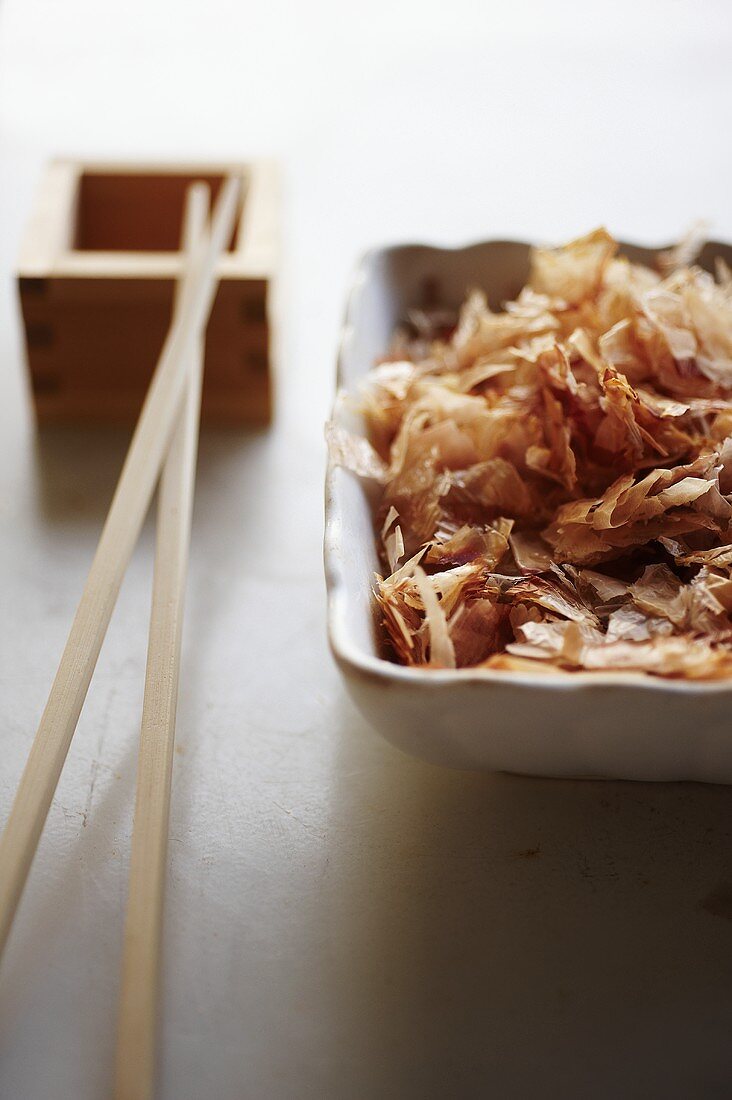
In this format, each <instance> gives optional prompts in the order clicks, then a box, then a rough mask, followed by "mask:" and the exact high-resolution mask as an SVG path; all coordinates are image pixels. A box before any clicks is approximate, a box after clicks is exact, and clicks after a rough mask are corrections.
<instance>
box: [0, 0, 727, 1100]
mask: <svg viewBox="0 0 732 1100" xmlns="http://www.w3.org/2000/svg"><path fill="white" fill-rule="evenodd" d="M504 7H505V8H509V7H510V11H508V12H507V11H504ZM731 32H732V12H731V9H730V8H729V5H728V4H726V3H724V2H722V0H719V2H717V3H714V2H703V0H700V2H697V3H687V2H661V0H652V2H650V3H646V4H642V3H629V2H627V0H622V2H616V3H614V4H612V5H602V6H600V5H590V4H585V5H580V4H579V3H570V4H563V5H562V4H559V5H557V4H543V5H541V4H538V3H536V4H527V3H518V4H513V5H503V4H500V5H499V4H487V3H472V4H470V3H466V2H464V0H456V2H454V3H451V4H449V5H445V4H436V3H428V4H425V3H422V4H418V3H416V2H414V3H412V2H409V3H402V4H397V3H393V2H392V3H383V2H381V0H379V2H372V3H370V4H367V5H362V6H361V8H360V9H358V10H355V9H352V10H349V5H336V4H329V3H325V2H324V0H319V2H312V0H311V2H310V3H307V4H305V3H296V2H291V3H286V2H283V0H279V2H270V3H267V4H264V3H258V4H254V3H229V4H225V3H223V2H217V3H211V2H209V3H208V4H206V5H203V4H201V5H195V4H192V3H181V2H180V0H178V2H177V3H173V2H170V3H168V2H166V3H162V2H159V3H153V4H150V3H145V2H143V0H128V2H127V3H125V4H121V3H119V4H114V5H112V4H94V3H92V2H91V0H64V3H58V2H54V0H45V2H41V0H33V2H30V0H6V2H5V4H4V5H3V6H2V8H1V9H0V194H1V195H2V202H1V203H0V265H1V267H0V271H1V275H2V285H1V287H0V292H1V295H0V386H1V390H0V523H1V524H2V528H1V531H2V538H0V576H1V577H2V582H0V613H1V619H0V627H1V629H0V686H1V689H2V709H1V713H2V721H1V722H0V814H1V816H2V818H3V819H4V817H5V815H6V814H7V811H8V808H9V806H10V801H11V798H12V795H13V792H14V790H15V787H16V784H17V782H18V778H19V775H20V771H21V768H22V765H23V761H24V759H25V756H26V753H27V750H28V747H29V745H30V742H31V738H32V735H33V732H34V730H35V726H36V723H37V720H38V717H39V715H40V712H41V710H42V707H43V704H44V702H45V698H46V694H47V691H48V688H49V685H50V682H51V679H52V676H53V673H54V671H55V668H56V664H57V661H58V658H59V655H60V652H61V648H62V645H63V642H64V639H65V636H66V632H67V629H68V627H69V624H70V620H71V617H72V613H73V610H74V607H75V604H76V601H77V598H78V596H79V593H80V590H81V586H82V582H83V579H84V576H85V573H86V570H87V568H88V565H89V562H90V558H91V554H92V550H93V547H94V545H95V542H96V539H97V536H98V533H99V530H100V525H101V522H102V519H103V516H104V514H105V511H106V508H107V505H108V503H109V499H110V495H111V492H112V489H113V486H114V482H115V479H116V476H117V472H118V470H119V466H120V462H121V459H122V456H123V452H124V448H125V443H126V437H125V434H124V433H118V432H102V431H87V432H62V431H53V432H51V431H49V432H44V433H43V434H42V435H40V436H38V435H37V434H36V432H35V430H34V427H33V423H32V419H31V416H30V412H29V404H28V397H27V392H26V388H25V381H24V375H23V368H22V358H21V351H20V336H19V329H18V323H17V316H16V307H15V299H14V294H13V287H12V283H11V271H12V265H13V261H14V258H15V255H16V250H17V244H18V239H19V234H20V231H21V227H22V224H23V221H24V219H25V216H26V213H27V211H28V209H29V205H30V202H31V198H32V189H33V185H34V183H35V181H36V179H37V177H38V173H39V170H40V165H41V163H42V161H43V159H44V158H45V157H46V156H48V155H50V154H52V153H78V154H83V155H92V156H95V157H101V156H125V155H129V156H137V157H139V156H142V157H145V156H149V157H156V158H160V157H171V158H173V157H176V156H184V157H190V158H194V157H212V158H215V157H221V156H236V157H246V156H248V155H251V154H259V153H265V154H270V155H273V156H275V157H277V158H278V159H279V160H280V161H281V162H282V165H283V170H284V174H285V205H284V246H285V251H284V262H283V280H282V288H281V305H282V311H281V326H280V332H279V335H280V370H279V399H278V411H277V419H276V422H275V425H274V427H273V428H272V430H271V431H270V432H268V433H261V434H256V433H251V434H248V433H234V432H232V433H218V434H216V433H206V434H205V435H204V437H203V440H202V445H201V458H200V477H199V486H198V495H197V499H196V508H195V522H194V531H193V549H192V569H191V577H190V590H189V601H188V616H187V623H186V643H185V658H184V668H183V684H182V696H181V706H180V720H179V738H178V743H179V747H178V755H177V756H176V766H175V787H174V801H173V813H172V825H171V846H170V847H171V852H170V878H169V893H168V908H167V920H166V931H165V958H164V985H165V991H164V1005H163V1010H162V1020H163V1023H162V1038H161V1052H160V1053H161V1057H160V1086H159V1096H160V1097H161V1098H164V1100H239V1098H244V1097H247V1098H251V1097H256V1098H263V1100H285V1098H290V1097H293V1098H294V1097H297V1098H310V1097H312V1098H318V1100H321V1098H324V1100H340V1098H346V1100H351V1098H354V1100H377V1098H378V1100H381V1098H387V1097H388V1098H391V1097H400V1098H407V1100H409V1098H412V1097H414V1098H417V1097H420V1098H422V1097H432V1096H434V1097H438V1096H439V1097H442V1096H455V1097H459V1098H463V1097H471V1098H472V1097H484V1096H495V1097H501V1098H503V1097H507V1098H513V1097H517V1098H523V1097H534V1096H542V1097H569V1098H575V1097H577V1098H579V1097H583V1098H584V1097H589V1096H592V1097H595V1098H601V1100H602V1098H605V1097H607V1098H610V1097H619V1096H623V1097H664V1098H675V1097H679V1098H681V1097H683V1098H686V1097H705V1098H707V1097H722V1096H729V1094H730V1078H731V1077H732V1048H731V1047H730V1042H729V1034H730V1032H729V1025H730V1019H731V1018H732V835H731V834H732V791H730V790H729V789H725V788H721V787H717V788H715V787H711V786H708V787H702V786H683V785H679V786H650V785H643V784H642V785H631V784H617V783H582V782H552V781H542V780H527V779H521V778H516V777H507V776H490V775H476V774H461V773H454V772H453V773H451V772H447V771H441V770H438V769H436V768H433V767H430V766H427V765H423V764H420V763H418V762H415V761H413V760H410V759H407V758H405V757H402V756H401V755H399V754H398V753H397V752H396V751H394V750H392V749H391V748H390V747H389V746H387V745H386V744H384V743H382V742H381V741H380V740H379V739H378V738H377V737H376V736H375V735H374V734H373V733H372V732H370V730H369V729H368V727H367V726H366V724H365V722H364V721H363V720H362V719H361V718H360V717H359V716H358V715H357V714H356V713H355V711H354V709H353V708H352V706H351V705H350V703H349V702H348V700H347V698H346V697H345V694H344V692H343V689H342V687H341V684H340V681H339V677H338V675H337V673H336V671H335V669H334V667H333V665H332V663H331V660H330V658H329V655H328V651H327V646H326V641H325V633H324V591H323V582H322V568H321V550H320V543H321V524H322V519H321V515H322V505H321V499H322V489H321V481H322V468H323V460H324V449H323V444H322V422H323V420H324V419H325V417H326V414H327V408H328V404H329V400H330V396H331V391H332V382H333V357H334V346H335V341H336V334H337V327H338V319H339V315H340V311H341V308H342V304H343V297H344V288H345V285H346V281H347V277H348V272H349V270H350V269H351V267H352V265H353V263H354V260H355V258H356V256H357V254H358V253H359V251H360V250H361V249H362V248H364V247H366V246H368V245H371V244H376V243H384V242H387V241H394V240H405V239H429V240H434V241H441V242H461V241H464V240H467V239H474V238H479V237H483V236H491V235H514V236H523V237H528V238H531V237H541V238H544V239H546V238H549V239H561V238H563V237H565V236H568V235H571V234H574V233H578V232H582V231H584V230H586V229H589V228H591V227H592V226H593V225H594V224H595V223H597V222H599V221H602V220H606V221H607V222H608V224H609V226H610V227H611V229H613V230H614V231H615V232H617V233H618V234H619V235H623V236H626V237H630V238H633V237H635V238H637V239H642V240H647V241H652V242H658V241H661V240H668V239H670V238H672V237H673V236H674V235H676V234H677V233H678V232H679V231H680V230H682V229H683V228H684V227H685V226H686V225H687V224H688V223H689V222H690V221H691V220H693V219H694V218H696V217H699V216H702V217H707V218H709V220H710V221H711V222H712V225H713V229H714V231H715V232H716V233H717V234H718V235H720V236H727V237H728V238H729V236H730V235H732V200H731V199H730V195H731V193H732V191H731V184H730V181H731V180H732V146H731V145H730V140H729V110H730V92H731V91H732V81H731V80H730V75H729V73H730V69H729V58H730V50H731V48H732V33H731ZM150 552H151V530H150V528H149V527H148V528H147V529H146V532H145V535H144V538H143V541H142V544H141V546H140V549H139V552H138V553H137V555H136V557H135V559H134V562H133V564H132V567H131V569H130V573H129V576H128V578H127V580H126V582H125V585H124V588H123V591H122V595H121V598H120V602H119V605H118V609H117V612H116V614H115V617H114V619H113V622H112V627H111V630H110V633H109V637H108V640H107V643H106V644H105V647H104V650H103V652H102V656H101V659H100V662H99V666H98V671H97V674H96V676H95V679H94V681H93V684H92V688H91V691H90V693H89V697H88V701H87V704H86V707H85V709H84V712H83V716H82V720H81V722H80V725H79V728H78V732H77V734H76V737H75V740H74V742H73V745H72V748H71V752H70V754H69V757H68V761H67V764H66V767H65V770H64V773H63V777H62V780H61V784H60V786H59V789H58V795H57V798H56V799H55V802H54V806H53V809H52V812H51V814H50V818H49V821H48V824H47V828H46V831H45V833H44V836H43V840H42V843H41V846H40V850H39V852H38V856H37V859H36V861H35V865H34V867H33V872H32V875H31V878H30V881H29V884H28V888H27V891H26V895H25V897H24V900H23V903H22V906H21V909H20V911H19V917H18V921H17V924H16V927H15V929H14V932H13V935H12V939H11V942H10V944H9V949H8V952H7V955H6V958H5V960H4V962H3V966H2V971H1V973H0V1097H2V1098H3V1100H100V1098H105V1097H108V1096H109V1086H110V1076H111V1065H112V1056H113V1038H114V1021H115V1003H116V993H117V985H118V971H119V962H120V946H121V930H122V920H123V908H124V899H125V892H126V872H127V865H128V851H129V841H130V825H131V810H132V803H133V793H134V769H135V756H136V737H137V723H138V717H139V709H140V700H141V692H142V678H143V666H144V655H145V636H146V627H147V614H148V603H149V596H150V567H151V558H150ZM536 719H537V721H541V716H540V715H538V714H537V716H536ZM618 720H619V721H622V715H618ZM730 735H731V736H732V726H731V731H730Z"/></svg>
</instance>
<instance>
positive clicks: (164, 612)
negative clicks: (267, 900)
mask: <svg viewBox="0 0 732 1100" xmlns="http://www.w3.org/2000/svg"><path fill="white" fill-rule="evenodd" d="M207 215H208V188H207V187H206V186H205V185H203V184H194V185H193V186H192V187H191V188H190V189H189V191H188V197H187V202H186V212H185V220H184V228H183V241H182V245H183V248H184V250H185V251H186V253H187V254H188V255H189V256H190V255H192V253H193V250H194V248H195V245H196V242H197V240H198V238H199V237H200V235H201V233H202V232H203V230H204V227H205V223H206V218H207ZM179 297H180V285H179ZM188 369H189V373H188V385H187V389H186V392H185V396H184V399H183V402H182V406H181V408H180V411H179V416H178V423H177V424H176V426H175V429H174V431H173V438H172V441H171V444H170V450H169V451H168V456H167V458H166V460H165V464H164V466H163V473H162V477H161V481H160V487H159V489H158V515H157V531H156V544H155V572H154V578H153V597H152V609H151V613H150V637H149V642H148V651H147V669H146V673H145V695H144V699H143V706H142V724H141V730H140V755H139V760H138V765H137V797H136V800H135V818H134V825H133V831H132V852H131V857H130V890H129V897H128V901H127V919H126V923H125V938H124V952H123V960H122V985H121V989H120V1001H119V1022H118V1031H117V1061H116V1072H115V1091H114V1096H115V1100H150V1098H151V1097H152V1095H153V1087H154V1078H155V1033H156V1030H157V1028H156V1023H157V1007H158V1001H159V984H160V945H161V939H162V921H163V900H164V890H165V873H166V854H167V842H168V819H169V812H170V788H171V778H172V770H173V749H174V744H175V716H176V704H177V698H178V674H179V669H180V647H181V630H182V625H183V604H184V596H185V583H186V572H187V567H188V548H189V544H190V532H191V511H192V507H193V492H194V484H195V476H196V452H197V449H198V424H199V419H200V411H201V381H202V375H203V341H202V340H199V341H197V343H196V344H195V346H194V348H193V350H192V354H191V358H190V364H189V368H188Z"/></svg>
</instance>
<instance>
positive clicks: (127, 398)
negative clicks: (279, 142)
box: [17, 160, 279, 425]
mask: <svg viewBox="0 0 732 1100" xmlns="http://www.w3.org/2000/svg"><path fill="white" fill-rule="evenodd" d="M227 176H234V177H235V178H237V179H238V180H239V181H240V183H241V193H240V198H239V203H238V206H239V209H238V211H237V219H236V226H235V232H234V233H233V234H232V236H231V237H230V238H229V241H228V247H227V249H226V250H225V251H224V252H223V253H222V255H221V256H220V258H219V261H218V264H217V274H218V277H219V280H220V282H219V290H218V293H217V295H216V299H215V302H214V306H213V309H212V312H211V318H210V323H209V326H208V331H207V337H206V373H205V379H204V387H203V403H202V416H203V420H204V421H205V422H208V423H215V424H241V425H245V424H263V423H267V422H268V421H269V420H270V418H271V414H272V380H271V376H270V363H271V362H272V360H273V358H274V356H273V355H272V353H271V331H272V327H273V326H272V324H271V317H272V313H271V303H270V298H271V297H273V296H274V295H273V288H274V286H275V282H276V272H277V268H278V251H279V248H278V227H279V186H278V174H277V170H276V166H275V165H274V164H272V163H271V162H268V161H266V160H255V161H252V162H251V163H248V164H244V163H230V164H227V163H214V162H209V163H205V164H198V165H193V164H184V163H168V164H154V163H135V162H129V163H126V164H118V163H105V162H92V161H87V160H83V161H81V160H62V161H55V162H52V163H51V164H50V165H48V166H47V168H46V170H45V172H44V174H43V177H42V180H41V184H40V187H39V189H38V193H37V196H36V201H35V203H34V206H33V210H32V214H31V217H30V219H29V223H28V226H27V229H26V232H25V234H24V240H23V245H22V248H21V252H20V260H19V265H18V268H17V279H18V293H19V298H20V304H21V310H22V316H23V323H24V331H25V343H26V356H27V361H28V370H29V375H30V382H31V390H32V394H33V399H34V405H35V412H36V417H37V419H38V421H39V423H41V424H45V423H49V422H54V423H64V422H65V423H82V422H85V421H88V420H89V419H91V420H93V421H95V422H96V423H100V424H102V423H120V422H128V423H134V421H135V419H136V417H137V415H138V413H139V410H140V406H141V405H142V401H143V398H144V395H145V390H146V388H147V385H148V384H149V380H150V377H151V375H152V371H153V369H154V366H155V363H156V360H157V358H158V352H159V349H160V344H161V343H162V341H163V339H164V336H165V332H166V330H167V327H168V323H169V318H170V310H171V304H172V300H173V289H174V286H175V283H176V281H177V280H178V279H179V278H180V275H181V264H182V263H183V258H182V255H181V253H180V250H179V241H178V235H179V231H180V222H181V218H182V211H183V196H184V194H185V189H186V187H187V186H188V184H189V183H190V182H192V181H193V180H201V181H203V182H205V183H207V184H208V185H209V186H210V187H211V189H212V194H214V195H216V194H217V192H218V189H219V188H220V187H221V183H222V181H223V179H225V178H226V177H227Z"/></svg>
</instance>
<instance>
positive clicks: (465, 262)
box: [325, 241, 732, 783]
mask: <svg viewBox="0 0 732 1100" xmlns="http://www.w3.org/2000/svg"><path fill="white" fill-rule="evenodd" d="M621 251H622V252H623V253H624V254H625V255H627V256H629V257H630V258H631V259H632V260H634V261H637V262H641V263H646V264H649V265H653V264H654V260H655V258H656V256H657V254H658V252H659V251H661V250H660V249H652V248H642V247H639V246H637V245H631V244H623V245H621ZM529 252H530V246H529V245H528V244H525V243H522V242H519V241H486V242H484V243H481V244H475V245H471V246H468V247H465V248H456V249H444V248H433V247H429V246H425V245H402V246H397V247H393V248H386V249H380V250H376V251H373V252H370V253H369V254H367V255H366V256H365V257H364V259H363V260H362V262H361V264H360V265H359V267H358V269H357V271H356V274H355V278H354V281H353V284H352V287H351V292H350V295H349V299H348V305H347V311H346V317H345V323H344V327H343V331H342V337H341V345H340V354H339V362H338V393H339V395H338V397H337V399H336V405H335V409H334V414H333V415H334V419H335V420H336V422H338V423H341V424H343V425H344V426H346V427H349V428H351V429H353V428H356V429H358V428H359V427H360V426H359V424H358V422H357V421H356V422H354V418H353V414H352V413H350V412H349V411H348V410H347V408H346V406H345V403H344V402H343V401H342V400H341V399H340V398H341V396H342V395H344V394H348V393H353V392H354V391H355V390H356V389H357V387H358V384H359V382H360V381H361V380H362V379H363V378H364V376H365V375H366V373H367V372H368V370H369V369H370V367H371V366H372V365H373V363H374V362H375V360H376V359H377V357H378V356H380V355H383V354H384V352H385V351H386V350H387V349H388V347H389V345H390V342H391V339H392V335H393V332H394V329H395V327H396V326H397V325H398V323H399V322H400V320H402V319H403V318H404V316H405V315H406V313H407V312H408V310H409V309H412V308H419V307H422V308H424V307H428V306H433V305H436V304H444V305H446V306H450V307H455V308H456V307H458V306H459V305H460V303H461V302H462V301H463V299H464V297H465V294H466V291H467V290H468V289H470V288H471V287H475V286H478V287H481V288H482V289H484V290H485V291H486V293H487V295H488V299H489V302H490V304H491V306H492V307H493V308H498V307H499V306H500V304H501V303H502V302H503V301H505V300H507V299H511V298H513V297H515V296H516V294H517V293H518V291H519V290H520V289H521V287H522V286H523V285H524V283H525V282H526V280H527V277H528V271H529ZM715 256H722V257H723V258H724V259H725V260H726V261H727V263H729V264H731V265H732V247H731V246H729V245H724V244H719V243H717V242H713V241H710V242H709V243H708V244H707V245H706V246H705V248H704V250H703V252H702V254H701V256H700V258H699V260H698V262H699V263H700V264H701V266H703V267H707V268H710V269H711V267H712V266H713V263H714V257H715ZM372 505H373V501H372V500H371V499H370V498H369V492H368V488H367V486H365V485H364V484H363V483H361V482H360V481H359V480H358V478H356V477H355V476H354V475H353V474H351V473H349V472H348V471H346V470H344V469H342V468H340V467H334V466H333V465H332V464H329V466H328V471H327V480H326V526H325V572H326V582H327V588H328V630H329V637H330V644H331V649H332V651H333V654H334V656H335V659H336V661H337V663H338V665H339V667H340V669H341V671H342V673H343V676H344V678H345V681H346V685H347V687H348V690H349V692H350V694H351V696H352V698H353V699H354V701H355V703H356V705H357V706H358V708H359V709H360V711H361V712H362V713H363V715H364V716H365V717H366V719H367V720H368V721H369V722H370V723H371V724H372V725H373V726H374V727H375V728H376V729H377V730H378V731H379V732H380V733H381V734H383V736H384V737H386V738H387V740H389V741H390V742H391V743H392V744H394V745H396V746H397V747H398V748H400V749H402V750H403V751H404V752H407V753H410V754H412V755H414V756H417V757H420V758H422V759H424V760H428V761H431V762H432V763H435V764H442V765H446V766H449V767H455V768H471V769H486V770H490V771H510V772H519V773H525V774H529V775H544V776H575V777H577V776H583V777H606V778H616V779H638V780H682V779H684V780H700V781H703V782H713V783H731V782H732V682H729V683H728V682H721V683H720V682H716V683H706V684H705V683H690V682H684V681H674V680H661V679H656V678H653V677H650V676H644V675H643V674H640V673H628V672H616V673H611V672H605V673H599V672H598V673H587V672H576V673H563V672H560V671H558V672H537V674H536V675H531V674H528V673H518V672H498V671H493V670H478V669H464V670H429V669H414V668H405V667H403V666H401V665H396V664H394V663H392V662H391V661H388V660H385V659H384V658H383V657H382V656H380V642H379V631H378V623H377V622H376V619H375V614H374V605H373V598H372V590H373V582H374V573H375V572H377V571H378V570H379V561H378V556H377V551H376V542H375V538H374V529H373V519H372Z"/></svg>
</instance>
